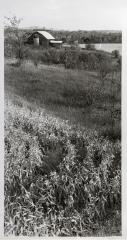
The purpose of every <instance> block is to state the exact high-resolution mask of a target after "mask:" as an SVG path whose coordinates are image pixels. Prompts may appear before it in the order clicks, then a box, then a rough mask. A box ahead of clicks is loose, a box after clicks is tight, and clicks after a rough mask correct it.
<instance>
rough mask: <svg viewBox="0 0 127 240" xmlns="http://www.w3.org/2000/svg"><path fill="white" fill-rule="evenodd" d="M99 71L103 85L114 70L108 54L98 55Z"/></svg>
mask: <svg viewBox="0 0 127 240" xmlns="http://www.w3.org/2000/svg"><path fill="white" fill-rule="evenodd" d="M97 70H98V74H99V78H100V80H101V83H102V84H103V83H104V80H105V78H106V76H107V75H108V74H109V73H110V72H111V70H112V62H111V58H110V57H109V56H107V55H106V54H98V55H97Z"/></svg>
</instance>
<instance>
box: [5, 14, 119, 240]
mask: <svg viewBox="0 0 127 240" xmlns="http://www.w3.org/2000/svg"><path fill="white" fill-rule="evenodd" d="M13 20H14V23H15V21H16V20H15V19H13ZM16 23H17V22H16ZM16 34H18V32H17V29H16ZM13 36H14V35H12V40H13ZM15 36H16V35H15ZM18 37H20V36H19V34H18V35H17V39H18ZM17 39H16V42H17ZM6 40H7V39H6ZM16 42H15V43H16ZM6 44H7V42H6ZM13 46H14V51H12V49H11V48H10V47H11V44H10V43H9V45H8V46H7V45H6V48H5V56H6V57H5V172H4V179H5V182H4V183H5V185H4V186H5V228H4V230H5V235H6V236H10V235H15V236H111V235H121V56H120V55H119V54H118V52H113V53H112V54H108V53H106V52H100V51H96V50H95V49H92V50H91V49H87V50H84V51H80V50H79V49H70V50H64V49H60V50H56V49H46V50H42V49H36V48H33V49H32V48H30V47H26V46H24V45H23V48H22V46H21V45H18V47H15V46H17V45H14V44H13ZM9 49H10V52H9ZM15 50H17V51H15ZM10 53H11V54H10ZM16 53H18V54H17V55H16ZM19 53H20V55H19ZM9 57H10V58H9Z"/></svg>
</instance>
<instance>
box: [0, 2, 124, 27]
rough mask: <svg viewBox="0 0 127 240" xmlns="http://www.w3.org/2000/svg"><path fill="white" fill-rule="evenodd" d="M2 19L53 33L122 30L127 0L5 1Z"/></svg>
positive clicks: (2, 6)
mask: <svg viewBox="0 0 127 240" xmlns="http://www.w3.org/2000/svg"><path fill="white" fill-rule="evenodd" d="M0 12H1V14H2V16H12V15H16V16H17V17H22V18H23V21H22V24H21V26H22V27H32V26H39V27H46V28H53V29H69V30H78V29H82V30H85V29H89V30H92V29H98V30H103V29H109V30H113V29H114V30H115V29H121V27H122V25H124V23H125V22H126V15H127V0H3V1H2V2H1V4H0Z"/></svg>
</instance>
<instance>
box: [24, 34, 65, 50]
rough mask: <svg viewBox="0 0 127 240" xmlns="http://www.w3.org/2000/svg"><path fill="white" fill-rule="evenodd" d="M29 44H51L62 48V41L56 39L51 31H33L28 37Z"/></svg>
mask: <svg viewBox="0 0 127 240" xmlns="http://www.w3.org/2000/svg"><path fill="white" fill-rule="evenodd" d="M26 43H28V44H32V45H34V46H40V45H41V46H42V47H44V48H48V47H50V46H52V47H57V48H60V47H61V45H62V41H58V40H56V39H55V38H54V37H53V36H52V35H51V34H50V33H49V32H47V31H36V32H33V33H32V34H31V35H30V36H29V37H28V39H27V42H26Z"/></svg>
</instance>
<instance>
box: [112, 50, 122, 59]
mask: <svg viewBox="0 0 127 240" xmlns="http://www.w3.org/2000/svg"><path fill="white" fill-rule="evenodd" d="M119 56H120V53H119V51H118V50H113V51H112V57H113V58H119Z"/></svg>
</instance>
